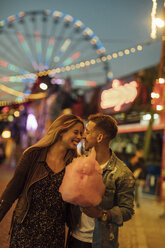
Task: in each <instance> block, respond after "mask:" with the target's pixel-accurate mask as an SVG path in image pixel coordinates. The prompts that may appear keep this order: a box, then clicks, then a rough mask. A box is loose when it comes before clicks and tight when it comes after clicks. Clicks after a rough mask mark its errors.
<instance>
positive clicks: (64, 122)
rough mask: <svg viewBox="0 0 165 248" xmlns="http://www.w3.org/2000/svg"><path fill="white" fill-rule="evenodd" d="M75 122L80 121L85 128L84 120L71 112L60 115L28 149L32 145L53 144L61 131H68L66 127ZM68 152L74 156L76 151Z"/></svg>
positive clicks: (68, 127)
mask: <svg viewBox="0 0 165 248" xmlns="http://www.w3.org/2000/svg"><path fill="white" fill-rule="evenodd" d="M77 123H81V124H82V126H83V129H84V128H85V124H84V121H83V120H82V119H81V118H80V117H79V116H76V115H73V114H64V115H61V116H60V117H58V118H57V119H56V120H55V121H54V122H53V123H52V124H51V126H50V127H49V129H48V131H47V133H46V134H45V136H44V137H43V138H42V139H40V140H39V141H38V142H37V143H35V144H34V145H32V146H30V147H29V148H28V149H30V148H32V147H49V146H51V145H53V144H54V143H55V142H57V140H58V138H59V137H60V134H61V133H64V132H66V131H68V129H70V128H71V127H73V126H74V125H76V124H77ZM28 149H26V150H28ZM69 154H72V155H71V156H73V157H75V156H76V155H77V151H70V153H69ZM66 155H67V154H66ZM65 157H66V156H65ZM67 157H68V155H67ZM69 157H70V156H69ZM65 160H68V159H65Z"/></svg>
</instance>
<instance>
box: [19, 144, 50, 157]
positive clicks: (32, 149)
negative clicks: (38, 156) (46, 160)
mask: <svg viewBox="0 0 165 248" xmlns="http://www.w3.org/2000/svg"><path fill="white" fill-rule="evenodd" d="M44 149H46V148H45V147H37V146H35V147H33V146H32V147H28V148H27V149H26V150H24V152H23V155H25V156H26V155H28V156H29V155H31V154H35V153H40V152H42V151H43V150H44Z"/></svg>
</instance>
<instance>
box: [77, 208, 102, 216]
mask: <svg viewBox="0 0 165 248" xmlns="http://www.w3.org/2000/svg"><path fill="white" fill-rule="evenodd" d="M81 210H82V212H83V213H84V214H86V215H87V216H89V217H91V218H101V217H102V210H101V209H98V208H95V207H86V208H81Z"/></svg>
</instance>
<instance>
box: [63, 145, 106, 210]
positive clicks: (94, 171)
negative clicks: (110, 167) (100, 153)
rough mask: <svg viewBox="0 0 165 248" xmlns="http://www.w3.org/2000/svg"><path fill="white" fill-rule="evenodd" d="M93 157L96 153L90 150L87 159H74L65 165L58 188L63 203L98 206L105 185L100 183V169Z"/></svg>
mask: <svg viewBox="0 0 165 248" xmlns="http://www.w3.org/2000/svg"><path fill="white" fill-rule="evenodd" d="M95 156H96V152H95V150H92V152H91V153H90V155H89V156H88V157H79V158H75V159H73V161H72V163H70V164H69V165H67V167H66V170H65V175H64V178H63V181H62V184H61V186H60V188H59V192H60V193H61V195H62V199H63V200H64V201H66V202H70V203H72V204H74V205H79V206H82V207H89V206H97V205H99V204H100V202H101V200H102V196H103V194H104V191H105V185H104V184H103V181H102V169H101V168H100V166H99V164H98V163H97V161H96V160H95Z"/></svg>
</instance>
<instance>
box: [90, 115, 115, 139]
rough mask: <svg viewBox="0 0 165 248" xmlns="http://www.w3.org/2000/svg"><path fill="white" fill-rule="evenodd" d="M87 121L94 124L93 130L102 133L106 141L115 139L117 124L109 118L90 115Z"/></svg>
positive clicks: (107, 116)
mask: <svg viewBox="0 0 165 248" xmlns="http://www.w3.org/2000/svg"><path fill="white" fill-rule="evenodd" d="M88 120H89V121H92V122H94V123H95V124H96V125H95V127H94V129H98V130H100V131H102V132H103V133H104V134H105V139H107V140H108V141H111V140H112V139H114V138H115V137H116V135H117V132H118V127H117V122H116V120H115V119H114V118H112V117H111V116H109V115H104V114H101V113H98V114H93V115H90V116H89V117H88Z"/></svg>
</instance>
